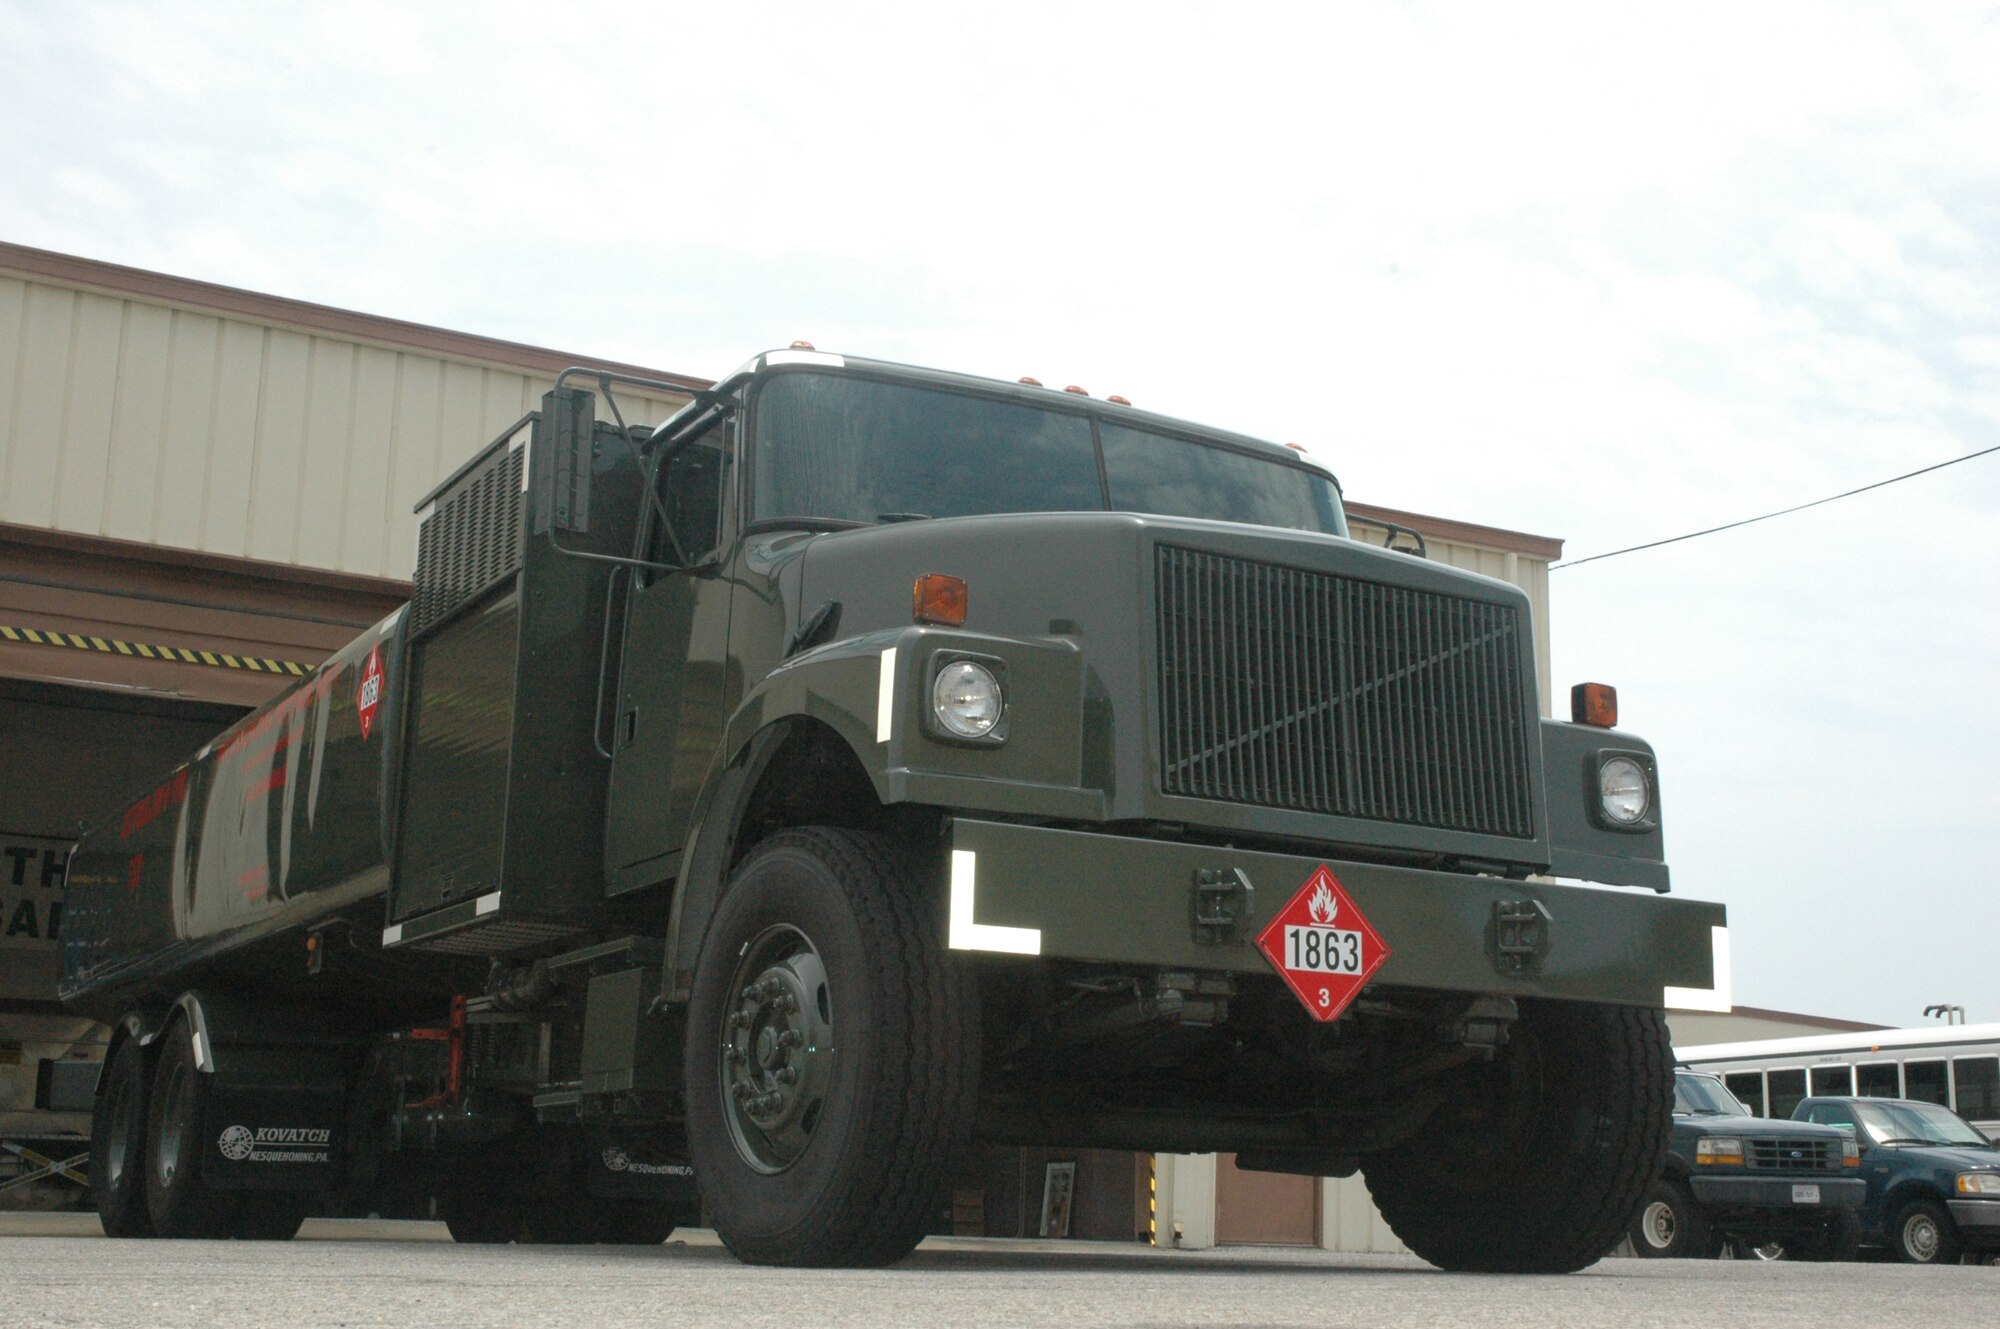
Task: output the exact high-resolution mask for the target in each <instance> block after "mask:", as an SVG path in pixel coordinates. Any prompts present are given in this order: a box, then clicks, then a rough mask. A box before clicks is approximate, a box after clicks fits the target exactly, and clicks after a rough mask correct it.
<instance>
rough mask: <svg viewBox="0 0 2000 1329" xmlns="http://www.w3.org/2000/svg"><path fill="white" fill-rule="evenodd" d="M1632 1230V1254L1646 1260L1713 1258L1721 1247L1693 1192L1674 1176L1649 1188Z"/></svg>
mask: <svg viewBox="0 0 2000 1329" xmlns="http://www.w3.org/2000/svg"><path fill="white" fill-rule="evenodd" d="M1629 1230H1630V1232H1631V1236H1632V1253H1633V1254H1634V1255H1638V1256H1641V1257H1643V1258H1646V1259H1657V1260H1688V1259H1694V1260H1712V1259H1714V1258H1715V1256H1716V1254H1717V1253H1718V1250H1719V1247H1718V1245H1717V1243H1716V1240H1715V1237H1714V1235H1713V1234H1712V1233H1711V1231H1710V1230H1709V1226H1708V1216H1707V1215H1705V1214H1703V1213H1702V1212H1701V1206H1700V1205H1699V1204H1697V1203H1695V1198H1694V1192H1693V1191H1691V1190H1689V1189H1688V1184H1687V1183H1686V1182H1684V1181H1676V1180H1674V1179H1673V1178H1672V1177H1662V1178H1660V1180H1658V1181H1656V1182H1654V1183H1653V1184H1652V1186H1650V1187H1649V1188H1648V1189H1647V1191H1646V1195H1645V1198H1644V1199H1642V1200H1641V1201H1640V1202H1639V1212H1638V1213H1637V1214H1635V1215H1634V1216H1633V1218H1632V1222H1631V1226H1630V1229H1629Z"/></svg>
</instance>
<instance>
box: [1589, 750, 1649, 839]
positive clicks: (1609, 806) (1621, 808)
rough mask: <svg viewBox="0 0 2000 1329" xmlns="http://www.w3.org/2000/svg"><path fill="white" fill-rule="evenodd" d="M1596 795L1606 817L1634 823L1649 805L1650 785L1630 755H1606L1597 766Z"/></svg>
mask: <svg viewBox="0 0 2000 1329" xmlns="http://www.w3.org/2000/svg"><path fill="white" fill-rule="evenodd" d="M1597 798H1598V802H1599V804H1600V806H1602V807H1603V809H1604V815H1605V817H1606V818H1608V819H1609V820H1611V821H1612V822H1615V823H1616V824H1617V825H1620V826H1636V825H1638V824H1639V823H1640V822H1642V821H1644V820H1645V819H1646V814H1647V813H1648V812H1650V811H1652V807H1653V784H1652V781H1650V780H1648V779H1647V778H1646V771H1645V768H1644V767H1642V766H1640V765H1639V763H1638V762H1636V761H1633V760H1632V759H1631V758H1630V757H1610V758H1607V759H1606V760H1605V762H1604V764H1603V765H1602V766H1599V767H1598V768H1597Z"/></svg>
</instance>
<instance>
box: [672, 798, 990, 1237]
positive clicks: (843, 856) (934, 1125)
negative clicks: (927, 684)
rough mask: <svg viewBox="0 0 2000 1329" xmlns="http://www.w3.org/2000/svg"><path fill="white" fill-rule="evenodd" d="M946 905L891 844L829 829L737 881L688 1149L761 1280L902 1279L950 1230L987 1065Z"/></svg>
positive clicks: (751, 862) (696, 1075) (695, 1035)
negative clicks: (876, 1271)
mask: <svg viewBox="0 0 2000 1329" xmlns="http://www.w3.org/2000/svg"><path fill="white" fill-rule="evenodd" d="M937 894H938V893H937V891H936V890H935V889H926V888H925V887H924V885H922V884H921V883H920V882H919V881H918V879H917V876H916V874H915V873H914V872H913V871H912V870H911V869H910V867H909V866H908V865H907V864H906V863H905V862H904V861H903V860H902V859H901V858H900V857H899V856H898V855H897V854H896V853H895V852H894V851H893V850H892V848H891V847H890V846H889V845H888V844H887V843H886V842H884V841H882V840H881V839H879V838H877V837H874V836H870V835H866V834H862V833H859V832H856V831H850V830H842V829H835V828H824V827H823V828H814V829H809V830H800V831H790V832H785V833H783V834H780V835H777V836H774V837H772V838H771V839H769V840H766V841H765V842H763V843H762V844H760V845H758V846H757V847H756V848H755V849H754V850H753V851H752V852H751V854H750V855H749V857H748V858H747V859H746V860H745V861H744V863H743V865H742V866H741V868H739V869H738V870H737V872H736V874H735V876H734V877H733V878H732V879H731V881H730V885H729V889H728V891H727V893H726V894H725V895H724V896H723V898H722V901H721V903H720V905H719V906H718V907H717V909H716V912H715V916H714V918H713V919H712V920H711V922H710V923H709V927H708V934H707V937H706V939H705V940H704V942H703V945H702V949H701V956H700V960H699V961H698V963H697V965H696V969H695V978H694V991H693V998H692V1001H691V1003H690V1006H689V1010H688V1035H687V1048H686V1067H685V1071H686V1086H687V1133H688V1148H689V1152H690V1155H691V1157H692V1161H693V1163H694V1168H695V1174H696V1175H697V1176H698V1177H699V1178H700V1181H701V1192H702V1196H703V1198H704V1199H705V1200H706V1202H707V1205H708V1211H709V1215H710V1218H711V1220H712V1221H713V1223H714V1225H715V1230H716V1232H717V1234H718V1235H719V1236H720V1237H721V1238H722V1241H723V1243H724V1244H725V1245H726V1246H728V1247H729V1249H730V1250H731V1251H732V1252H734V1253H735V1254H736V1256H737V1257H738V1258H740V1259H742V1260H744V1261H745V1262H747V1263H750V1264H784V1265H801V1266H875V1265H884V1264H890V1263H893V1262H894V1261H896V1260H899V1259H901V1258H903V1257H904V1256H905V1255H907V1254H909V1252H910V1251H911V1250H913V1249H915V1247H916V1245H917V1243H918V1242H919V1241H921V1240H922V1239H923V1236H924V1233H925V1232H926V1230H927V1229H928V1227H929V1226H930V1224H931V1222H932V1221H933V1219H934V1218H935V1216H936V1214H937V1212H938V1209H939V1207H940V1204H941V1203H942V1200H943V1196H944V1189H945V1185H946V1181H947V1178H948V1177H949V1175H950V1169H951V1165H952V1162H953V1159H954V1157H955V1155H956V1153H957V1151H958V1149H959V1148H960V1146H961V1145H962V1143H963V1141H964V1139H965V1137H966V1135H967V1133H968V1131H969V1127H970V1118H971V1109H972V1105H973V1102H974V1100H975V1096H976V1092H977V1084H976V1075H977V1067H978V1050H979V1032H978V1027H977V1003H976V1000H975V997H974V994H973V992H972V990H971V985H970V983H969V981H968V980H967V978H966V976H965V975H964V973H963V972H962V971H961V970H960V968H959V967H958V966H957V965H956V964H955V963H953V962H952V959H951V957H950V956H949V955H948V954H947V953H946V952H945V950H944V947H943V944H942V940H943V933H944V926H943V918H942V915H941V911H940V910H939V908H938V899H937Z"/></svg>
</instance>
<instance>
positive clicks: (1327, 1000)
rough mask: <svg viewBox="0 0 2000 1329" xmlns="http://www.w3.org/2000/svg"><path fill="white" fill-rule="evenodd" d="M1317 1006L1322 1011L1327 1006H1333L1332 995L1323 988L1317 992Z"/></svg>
mask: <svg viewBox="0 0 2000 1329" xmlns="http://www.w3.org/2000/svg"><path fill="white" fill-rule="evenodd" d="M1319 1004H1320V1009H1321V1010H1324V1009H1326V1008H1327V1007H1328V1006H1331V1005H1333V994H1332V993H1331V992H1329V991H1327V990H1326V989H1325V988H1321V989H1320V990H1319Z"/></svg>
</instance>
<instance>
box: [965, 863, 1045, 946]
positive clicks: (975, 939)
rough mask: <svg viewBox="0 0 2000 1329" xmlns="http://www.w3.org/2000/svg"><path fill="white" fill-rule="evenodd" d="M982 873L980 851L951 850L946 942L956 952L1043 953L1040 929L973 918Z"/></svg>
mask: <svg viewBox="0 0 2000 1329" xmlns="http://www.w3.org/2000/svg"><path fill="white" fill-rule="evenodd" d="M978 873H979V855H978V854H976V853H974V852H973V851H972V850H970V849H954V850H952V851H951V933H950V936H949V937H948V938H947V939H946V942H945V944H946V945H947V946H949V947H951V949H953V950H955V951H1004V952H1006V953H1007V954H1008V955H1040V954H1041V953H1042V930H1041V929H1040V928H1003V927H1001V926H999V925H998V924H994V923H975V922H973V921H972V896H973V890H974V887H975V884H976V878H977V876H978Z"/></svg>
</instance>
